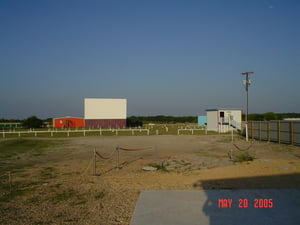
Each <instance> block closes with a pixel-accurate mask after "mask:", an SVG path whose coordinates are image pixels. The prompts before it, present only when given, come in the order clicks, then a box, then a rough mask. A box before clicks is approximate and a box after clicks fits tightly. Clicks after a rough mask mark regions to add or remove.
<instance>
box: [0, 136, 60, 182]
mask: <svg viewBox="0 0 300 225" xmlns="http://www.w3.org/2000/svg"><path fill="white" fill-rule="evenodd" d="M65 142H66V141H65V140H63V141H57V140H40V139H27V138H16V139H5V140H1V141H0V176H1V175H2V174H4V173H5V172H7V171H12V170H21V169H23V168H25V167H29V166H33V165H34V162H32V160H23V159H35V158H36V157H38V156H41V155H43V154H44V153H45V152H46V151H47V149H49V148H51V147H55V146H58V145H63V144H65Z"/></svg>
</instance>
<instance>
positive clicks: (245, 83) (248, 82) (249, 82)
mask: <svg viewBox="0 0 300 225" xmlns="http://www.w3.org/2000/svg"><path fill="white" fill-rule="evenodd" d="M252 73H253V72H243V73H241V74H242V75H245V76H246V79H245V80H244V81H243V83H244V85H245V88H246V116H245V128H246V141H248V87H249V85H250V84H251V80H250V79H249V75H250V74H252Z"/></svg>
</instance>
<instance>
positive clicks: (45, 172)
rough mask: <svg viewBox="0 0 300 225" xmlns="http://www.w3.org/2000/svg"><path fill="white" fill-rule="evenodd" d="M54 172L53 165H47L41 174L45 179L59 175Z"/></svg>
mask: <svg viewBox="0 0 300 225" xmlns="http://www.w3.org/2000/svg"><path fill="white" fill-rule="evenodd" d="M54 172H55V169H54V168H53V167H46V168H43V169H42V170H41V172H40V175H41V178H42V179H43V180H47V179H53V178H55V177H57V176H56V175H55V174H54Z"/></svg>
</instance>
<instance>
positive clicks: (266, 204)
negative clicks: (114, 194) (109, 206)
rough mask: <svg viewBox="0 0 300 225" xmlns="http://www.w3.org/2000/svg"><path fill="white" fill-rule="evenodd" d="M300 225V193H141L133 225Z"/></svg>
mask: <svg viewBox="0 0 300 225" xmlns="http://www.w3.org/2000/svg"><path fill="white" fill-rule="evenodd" d="M227 224H229V225H240V224H243V225H253V224H255V225H272V224H285V225H295V224H300V189H238V190H224V189H222V190H184V191H176V190H170V191H143V192H141V194H140V196H139V199H138V202H137V205H136V208H135V211H134V214H133V216H132V218H131V223H130V225H227Z"/></svg>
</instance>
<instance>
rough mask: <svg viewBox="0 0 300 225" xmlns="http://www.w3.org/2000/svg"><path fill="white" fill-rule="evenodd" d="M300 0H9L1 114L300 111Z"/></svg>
mask: <svg viewBox="0 0 300 225" xmlns="http://www.w3.org/2000/svg"><path fill="white" fill-rule="evenodd" d="M299 12H300V1H298V0H294V1H293V0H240V1H238V0H226V1H225V0H198V1H191V0H182V1H178V0H172V1H164V0H160V1H156V0H151V1H150V0H149V1H143V0H139V1H138V0H135V1H134V0H132V1H127V0H106V1H104V0H103V1H101V0H98V1H96V0H94V1H91V0H82V1H76V0H44V1H40V0H36V1H32V0H27V1H21V0H19V1H14V0H7V1H6V0H2V1H1V2H0V27H1V29H0V76H1V82H0V106H1V108H0V118H7V119H9V118H15V119H22V118H26V117H28V116H31V115H36V116H38V117H40V118H48V117H57V116H68V115H70V116H83V99H84V98H91V97H95V98H96V97H99V98H127V111H128V116H130V115H145V116H146V115H174V116H181V115H198V114H204V113H205V109H208V108H216V107H222V108H224V107H225V108H242V109H244V108H245V89H244V87H243V85H242V80H243V78H244V77H243V76H242V75H240V73H241V72H244V71H253V72H254V74H253V75H251V79H252V85H251V86H250V88H249V113H263V112H267V111H273V112H300V104H299V103H300V94H299V84H300V76H299V75H300V74H299V72H300V44H299V40H300V35H299V33H300V29H299V27H300V13H299Z"/></svg>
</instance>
